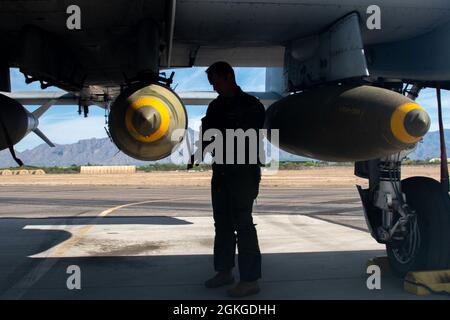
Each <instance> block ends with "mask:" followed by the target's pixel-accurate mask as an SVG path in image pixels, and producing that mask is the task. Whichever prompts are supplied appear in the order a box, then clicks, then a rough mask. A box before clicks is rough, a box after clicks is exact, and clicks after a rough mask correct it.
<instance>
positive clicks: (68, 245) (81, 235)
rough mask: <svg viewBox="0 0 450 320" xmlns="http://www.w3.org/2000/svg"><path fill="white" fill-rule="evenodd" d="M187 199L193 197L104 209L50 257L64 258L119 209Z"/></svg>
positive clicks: (74, 232) (75, 231)
mask: <svg viewBox="0 0 450 320" xmlns="http://www.w3.org/2000/svg"><path fill="white" fill-rule="evenodd" d="M189 199H195V197H186V198H175V199H158V200H148V201H140V202H133V203H127V204H122V205H120V206H115V207H112V208H109V209H106V210H104V211H102V212H100V213H99V214H98V215H97V217H95V219H94V220H93V221H92V222H93V224H89V225H86V226H84V227H81V228H79V229H76V230H74V231H73V232H72V237H70V238H69V239H68V240H66V241H64V242H63V243H61V244H60V245H58V246H57V247H56V248H55V249H54V252H53V253H52V256H56V257H61V256H64V255H65V254H66V253H67V252H68V251H69V250H70V249H71V248H73V246H75V245H76V244H77V243H78V242H80V240H81V239H83V238H84V237H85V236H86V235H87V234H88V233H89V232H90V231H91V230H92V228H93V227H94V225H95V222H96V221H98V220H100V219H102V218H104V217H106V216H107V215H108V214H110V213H112V212H114V211H117V210H119V209H123V208H127V207H131V206H137V205H140V204H147V203H153V202H160V201H169V202H171V201H177V200H189Z"/></svg>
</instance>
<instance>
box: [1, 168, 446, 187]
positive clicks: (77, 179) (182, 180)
mask: <svg viewBox="0 0 450 320" xmlns="http://www.w3.org/2000/svg"><path fill="white" fill-rule="evenodd" d="M439 170H440V167H439V165H432V166H431V165H427V166H404V167H403V168H402V178H407V177H410V176H427V177H432V178H435V179H439V175H440V173H439ZM353 171H354V168H353V167H350V166H348V167H347V166H346V167H320V168H305V169H301V170H280V171H278V172H276V173H274V172H264V173H263V177H262V182H261V186H262V187H296V188H307V187H318V186H323V187H327V186H328V187H352V186H354V185H356V184H358V185H363V186H364V185H366V184H367V180H365V179H361V178H358V177H356V176H355V175H354V174H353ZM210 179H211V171H203V172H200V171H189V172H188V171H155V172H148V173H144V172H142V173H141V172H138V173H135V174H102V175H85V174H46V175H36V176H35V175H23V176H20V175H15V176H0V185H134V186H139V185H142V186H167V187H170V186H186V187H191V186H192V187H195V186H208V185H209V184H210Z"/></svg>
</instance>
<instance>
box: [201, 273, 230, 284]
mask: <svg viewBox="0 0 450 320" xmlns="http://www.w3.org/2000/svg"><path fill="white" fill-rule="evenodd" d="M233 282H234V276H233V273H231V271H219V272H217V274H216V275H215V276H214V277H212V278H211V279H209V280H207V281H206V282H205V287H207V288H219V287H222V286H226V285H228V284H232V283H233Z"/></svg>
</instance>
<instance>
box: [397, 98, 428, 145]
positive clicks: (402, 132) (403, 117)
mask: <svg viewBox="0 0 450 320" xmlns="http://www.w3.org/2000/svg"><path fill="white" fill-rule="evenodd" d="M430 125H431V120H430V117H429V115H428V113H427V112H426V111H425V109H424V108H422V107H421V106H420V105H418V104H417V103H405V104H403V105H401V106H399V107H398V108H397V109H396V110H395V111H394V113H393V114H392V117H391V130H392V133H393V134H394V136H395V138H397V139H398V140H399V141H400V142H402V143H407V144H413V143H416V142H418V141H419V140H420V139H421V138H422V137H423V136H424V135H425V134H426V133H427V132H428V130H429V129H430Z"/></svg>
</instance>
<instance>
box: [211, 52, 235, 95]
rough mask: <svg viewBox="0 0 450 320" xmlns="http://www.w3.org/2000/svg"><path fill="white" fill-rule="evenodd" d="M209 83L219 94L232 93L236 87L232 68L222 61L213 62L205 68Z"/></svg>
mask: <svg viewBox="0 0 450 320" xmlns="http://www.w3.org/2000/svg"><path fill="white" fill-rule="evenodd" d="M206 74H207V75H208V80H209V83H210V84H211V85H212V86H213V88H214V90H215V91H216V92H217V93H218V94H220V95H225V96H228V95H232V94H233V93H234V92H235V91H236V88H237V84H236V78H235V76H234V70H233V68H232V67H231V66H230V65H229V64H228V63H227V62H224V61H218V62H215V63H213V64H212V65H211V66H210V67H209V68H208V69H207V70H206Z"/></svg>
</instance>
